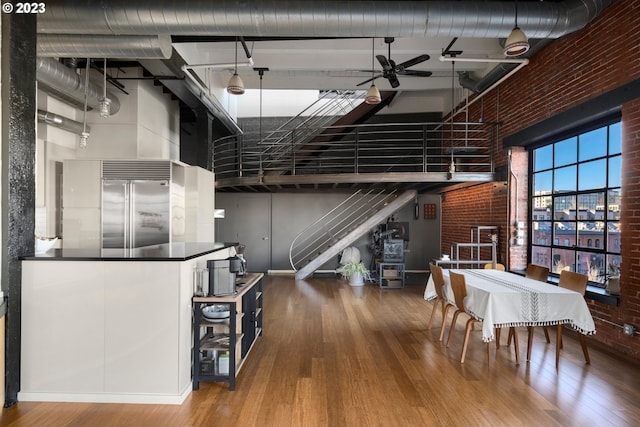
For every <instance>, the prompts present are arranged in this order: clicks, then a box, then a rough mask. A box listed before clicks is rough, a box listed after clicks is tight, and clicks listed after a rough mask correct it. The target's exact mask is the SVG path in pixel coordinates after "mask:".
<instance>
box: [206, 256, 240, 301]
mask: <svg viewBox="0 0 640 427" xmlns="http://www.w3.org/2000/svg"><path fill="white" fill-rule="evenodd" d="M230 265H231V263H230V258H227V259H210V260H209V261H207V269H208V270H209V292H208V296H210V297H217V296H222V295H233V294H235V293H236V273H235V272H233V271H231V269H230Z"/></svg>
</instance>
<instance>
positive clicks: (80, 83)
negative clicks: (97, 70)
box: [36, 57, 120, 115]
mask: <svg viewBox="0 0 640 427" xmlns="http://www.w3.org/2000/svg"><path fill="white" fill-rule="evenodd" d="M36 80H37V81H38V84H39V88H41V89H42V90H44V91H45V92H47V93H49V94H50V95H51V96H53V97H56V98H59V99H62V100H63V101H65V102H68V103H69V104H71V105H74V106H76V107H80V108H82V107H84V96H85V84H84V78H83V77H81V76H79V75H78V74H76V73H75V71H74V70H73V69H72V68H69V67H67V66H65V65H64V64H62V63H60V62H58V61H57V60H55V59H53V58H41V57H37V58H36ZM102 92H103V88H102V87H99V86H97V85H96V84H94V83H91V82H89V87H88V89H87V105H88V106H89V107H90V108H99V98H100V97H101V96H102ZM107 96H108V97H109V98H110V99H111V115H113V114H116V113H117V112H118V110H120V101H119V100H118V98H117V97H116V95H114V94H113V93H111V92H109V91H107Z"/></svg>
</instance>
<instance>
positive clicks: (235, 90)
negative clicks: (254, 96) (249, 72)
mask: <svg viewBox="0 0 640 427" xmlns="http://www.w3.org/2000/svg"><path fill="white" fill-rule="evenodd" d="M227 92H229V93H230V94H231V95H242V94H243V93H244V83H243V82H242V79H241V78H240V76H239V75H238V37H236V61H235V68H234V69H233V76H231V78H230V79H229V83H228V84H227Z"/></svg>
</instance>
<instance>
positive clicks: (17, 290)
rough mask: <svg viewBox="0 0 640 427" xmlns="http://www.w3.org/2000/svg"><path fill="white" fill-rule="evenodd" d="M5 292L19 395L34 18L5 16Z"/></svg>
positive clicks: (32, 141) (29, 248) (31, 160)
mask: <svg viewBox="0 0 640 427" xmlns="http://www.w3.org/2000/svg"><path fill="white" fill-rule="evenodd" d="M1 56H2V70H1V71H2V74H1V79H2V97H1V99H2V101H0V102H2V124H1V126H2V155H1V161H2V168H1V176H0V180H1V188H2V190H1V191H2V221H1V224H2V225H1V230H0V232H1V234H2V248H1V250H2V291H3V292H4V294H5V297H6V298H7V316H6V353H5V355H6V365H5V366H6V374H5V379H6V388H5V390H6V393H5V402H4V406H5V407H6V406H10V405H13V404H14V403H15V402H16V400H17V395H18V390H19V389H20V312H21V289H22V284H21V274H22V268H21V262H20V260H19V257H21V256H24V255H27V254H33V247H34V239H33V233H34V228H35V211H34V207H35V147H36V128H35V126H36V125H35V117H36V72H35V57H36V15H32V14H24V15H22V14H15V13H13V14H7V13H3V14H2V51H1Z"/></svg>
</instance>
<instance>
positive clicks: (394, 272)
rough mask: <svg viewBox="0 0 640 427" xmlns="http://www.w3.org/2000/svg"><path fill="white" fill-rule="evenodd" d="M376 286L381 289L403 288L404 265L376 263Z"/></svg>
mask: <svg viewBox="0 0 640 427" xmlns="http://www.w3.org/2000/svg"><path fill="white" fill-rule="evenodd" d="M378 286H379V287H380V288H381V289H382V288H393V289H397V288H404V263H401V262H381V263H378Z"/></svg>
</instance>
